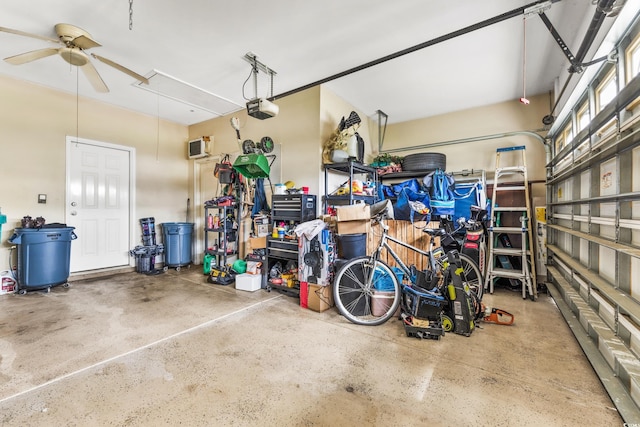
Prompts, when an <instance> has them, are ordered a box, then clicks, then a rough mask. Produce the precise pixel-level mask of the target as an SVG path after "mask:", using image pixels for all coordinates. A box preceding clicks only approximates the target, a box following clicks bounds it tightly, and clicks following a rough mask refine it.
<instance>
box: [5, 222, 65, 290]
mask: <svg viewBox="0 0 640 427" xmlns="http://www.w3.org/2000/svg"><path fill="white" fill-rule="evenodd" d="M74 229H75V227H42V228H16V229H15V230H14V234H13V235H12V236H11V238H10V239H9V243H12V244H15V245H18V248H17V250H18V287H19V289H21V290H28V289H45V288H49V287H52V286H56V285H60V284H63V283H66V282H67V279H68V278H69V272H70V271H69V270H70V261H71V241H72V240H75V239H76V238H77V236H76V235H75V233H74V232H73V230H74Z"/></svg>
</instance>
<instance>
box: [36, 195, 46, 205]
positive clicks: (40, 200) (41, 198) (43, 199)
mask: <svg viewBox="0 0 640 427" xmlns="http://www.w3.org/2000/svg"><path fill="white" fill-rule="evenodd" d="M38 203H47V195H46V194H38Z"/></svg>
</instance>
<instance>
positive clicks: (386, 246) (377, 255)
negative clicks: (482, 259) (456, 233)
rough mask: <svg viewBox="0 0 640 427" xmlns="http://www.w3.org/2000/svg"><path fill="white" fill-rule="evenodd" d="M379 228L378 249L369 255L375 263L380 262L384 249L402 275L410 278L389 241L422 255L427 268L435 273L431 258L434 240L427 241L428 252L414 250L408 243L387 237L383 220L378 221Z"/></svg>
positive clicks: (387, 228) (407, 268)
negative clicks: (427, 264) (427, 265)
mask: <svg viewBox="0 0 640 427" xmlns="http://www.w3.org/2000/svg"><path fill="white" fill-rule="evenodd" d="M378 222H379V224H380V226H381V227H382V236H381V238H380V243H379V244H378V247H377V248H376V250H375V252H374V253H373V254H372V255H371V259H372V260H375V261H379V260H380V254H381V253H382V250H383V249H386V250H387V252H388V253H389V255H391V257H392V258H393V259H394V261H395V262H396V263H397V265H398V266H399V267H400V269H401V270H402V271H403V272H404V274H406V275H407V277H411V269H410V268H409V267H407V265H406V264H405V263H404V262H403V261H402V260H401V259H400V257H399V256H398V254H397V253H396V252H395V251H394V250H393V248H392V247H391V246H389V243H388V241H391V242H393V243H395V244H397V245H400V246H402V247H404V248H407V249H409V250H411V251H414V252H416V253H419V254H420V255H424V256H426V257H427V258H428V259H429V266H430V268H431V271H436V268H437V264H436V260H435V258H434V256H433V246H434V243H433V241H434V239H433V238H431V239H430V241H429V250H428V251H424V250H422V249H419V248H416V247H415V246H413V245H410V244H409V243H406V242H403V241H401V240H398V239H396V238H395V237H393V236H390V235H389V226H388V225H387V224H385V223H384V220H382V219H381V220H379V221H378Z"/></svg>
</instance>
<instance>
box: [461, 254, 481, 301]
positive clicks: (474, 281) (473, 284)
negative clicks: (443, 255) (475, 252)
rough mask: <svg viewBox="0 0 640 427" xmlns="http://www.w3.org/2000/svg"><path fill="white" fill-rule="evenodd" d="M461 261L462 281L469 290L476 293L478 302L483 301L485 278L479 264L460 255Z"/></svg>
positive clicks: (466, 256)
mask: <svg viewBox="0 0 640 427" xmlns="http://www.w3.org/2000/svg"><path fill="white" fill-rule="evenodd" d="M460 261H462V269H463V272H462V274H461V276H462V281H463V282H464V283H466V284H467V285H468V286H469V288H470V289H471V290H472V291H473V292H475V294H476V296H477V297H478V300H480V301H482V294H483V293H484V292H483V291H484V276H483V275H482V271H481V270H480V267H478V264H477V263H476V262H475V261H474V260H473V258H471V257H469V256H468V255H465V254H460Z"/></svg>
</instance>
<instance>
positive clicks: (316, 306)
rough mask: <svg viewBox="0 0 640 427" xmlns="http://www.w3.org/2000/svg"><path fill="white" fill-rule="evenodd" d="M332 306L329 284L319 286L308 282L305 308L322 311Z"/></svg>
mask: <svg viewBox="0 0 640 427" xmlns="http://www.w3.org/2000/svg"><path fill="white" fill-rule="evenodd" d="M331 307H333V289H332V287H331V285H327V286H320V285H316V284H314V283H308V293H307V308H309V309H310V310H313V311H317V312H318V313H322V312H323V311H326V310H328V309H330V308H331Z"/></svg>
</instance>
